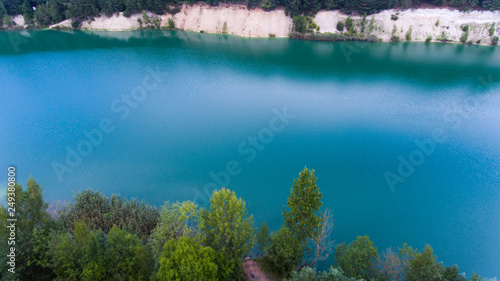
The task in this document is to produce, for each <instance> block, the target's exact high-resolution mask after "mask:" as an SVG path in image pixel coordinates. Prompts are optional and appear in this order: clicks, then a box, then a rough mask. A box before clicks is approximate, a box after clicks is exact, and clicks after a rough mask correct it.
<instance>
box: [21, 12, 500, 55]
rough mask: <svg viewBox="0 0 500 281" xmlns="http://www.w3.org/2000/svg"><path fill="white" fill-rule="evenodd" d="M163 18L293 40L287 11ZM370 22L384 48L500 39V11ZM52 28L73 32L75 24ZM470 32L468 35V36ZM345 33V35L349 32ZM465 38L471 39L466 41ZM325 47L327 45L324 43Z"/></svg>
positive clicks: (107, 22)
mask: <svg viewBox="0 0 500 281" xmlns="http://www.w3.org/2000/svg"><path fill="white" fill-rule="evenodd" d="M147 14H148V16H149V17H154V16H156V15H155V14H153V13H150V12H148V13H147ZM158 17H159V19H161V23H160V26H159V27H160V28H161V29H165V28H167V27H168V23H169V21H173V22H174V23H175V28H176V29H179V30H186V31H194V32H200V33H222V34H229V35H238V36H243V37H264V38H265V37H284V38H286V37H294V36H290V35H291V33H293V22H292V18H291V17H290V16H287V15H286V14H285V10H284V9H275V10H272V11H264V10H262V9H261V8H256V9H251V10H249V9H248V8H247V7H246V6H244V5H241V4H220V5H218V6H209V5H206V4H193V5H190V6H187V5H185V4H183V5H182V7H181V11H180V12H179V13H176V14H174V15H172V14H164V15H159V16H158ZM348 17H350V18H352V19H353V22H354V27H355V28H356V29H357V30H359V29H360V26H361V22H362V18H363V17H362V16H359V15H356V16H355V15H346V14H343V13H341V12H340V11H338V10H334V11H324V10H322V11H319V12H318V13H317V14H316V15H315V16H314V17H313V18H312V20H313V21H314V23H315V24H316V25H318V26H319V32H315V33H312V34H311V35H312V36H304V38H305V39H306V40H315V39H311V37H321V38H325V37H328V36H330V37H331V36H334V37H341V36H340V35H342V33H341V32H339V31H338V30H337V23H338V21H345V20H346V18H348ZM138 19H142V14H133V15H131V16H130V17H129V18H127V17H125V16H123V13H120V14H118V15H117V14H114V15H112V16H111V17H107V16H105V15H101V16H100V17H97V18H95V19H94V20H92V21H90V20H89V21H84V22H82V25H81V28H80V29H81V30H87V31H131V30H139V29H141V26H140V25H139V22H138ZM13 20H14V21H15V22H16V24H17V25H18V26H20V27H21V28H26V26H25V25H24V20H23V18H22V16H20V15H18V16H16V17H14V18H13ZM366 22H373V27H372V28H371V31H370V33H369V35H370V36H375V37H376V38H377V39H378V40H379V41H381V42H393V41H394V40H397V41H401V42H405V41H408V42H409V41H412V42H427V41H429V38H431V39H430V42H443V41H444V42H446V43H459V44H460V43H468V44H475V45H491V42H492V39H493V38H494V37H495V36H499V34H500V11H494V12H493V11H471V12H461V11H458V10H451V9H448V8H418V9H408V10H394V9H391V10H384V11H382V12H380V13H377V14H373V15H369V16H367V17H366ZM366 25H367V24H366ZM48 28H49V29H72V27H71V19H67V20H65V21H62V22H59V23H57V24H54V25H51V26H49V27H48ZM465 28H467V31H465V30H464V29H465ZM492 31H493V32H492ZM343 33H346V30H344V31H343ZM408 33H410V37H411V38H410V40H407V38H408V36H407V34H408ZM465 33H467V34H466V35H465ZM306 35H307V34H306ZM306 37H307V38H306ZM295 38H297V36H295ZM321 41H324V40H323V39H321ZM327 41H328V40H327ZM333 41H335V40H333ZM340 41H342V40H340ZM363 41H366V40H363Z"/></svg>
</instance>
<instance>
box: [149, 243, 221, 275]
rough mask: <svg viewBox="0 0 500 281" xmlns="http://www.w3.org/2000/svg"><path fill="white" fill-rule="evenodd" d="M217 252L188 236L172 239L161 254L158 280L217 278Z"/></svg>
mask: <svg viewBox="0 0 500 281" xmlns="http://www.w3.org/2000/svg"><path fill="white" fill-rule="evenodd" d="M215 258H216V254H215V251H214V250H213V249H212V248H210V247H204V246H202V245H200V244H198V243H196V242H195V241H194V240H193V239H191V238H188V237H181V238H180V239H170V240H168V241H167V242H166V243H165V246H164V247H163V251H162V253H161V256H160V261H159V264H160V268H159V270H158V272H157V273H156V280H157V281H163V280H165V281H167V280H207V281H216V280H217V265H216V264H215Z"/></svg>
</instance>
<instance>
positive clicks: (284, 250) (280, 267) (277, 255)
mask: <svg viewBox="0 0 500 281" xmlns="http://www.w3.org/2000/svg"><path fill="white" fill-rule="evenodd" d="M267 252H268V256H267V257H266V258H265V263H266V265H267V267H268V269H269V270H270V271H271V272H274V273H276V274H279V275H280V276H286V275H287V274H288V273H289V272H290V271H292V270H293V269H294V267H295V266H296V265H298V264H299V263H300V261H301V258H302V253H303V247H302V244H301V243H300V241H299V240H298V239H297V238H296V237H294V236H293V234H292V232H291V231H290V229H288V228H287V227H285V226H282V227H281V229H280V230H278V231H277V232H276V233H275V234H274V235H273V236H272V238H271V241H270V243H269V246H268V247H267Z"/></svg>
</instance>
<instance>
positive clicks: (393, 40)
mask: <svg viewBox="0 0 500 281" xmlns="http://www.w3.org/2000/svg"><path fill="white" fill-rule="evenodd" d="M397 32H398V28H397V26H396V25H394V26H393V28H392V37H391V41H392V42H399V36H398V35H396V33H397Z"/></svg>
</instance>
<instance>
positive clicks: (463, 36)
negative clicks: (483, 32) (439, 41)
mask: <svg viewBox="0 0 500 281" xmlns="http://www.w3.org/2000/svg"><path fill="white" fill-rule="evenodd" d="M468 38H469V30H468V29H467V31H465V32H464V33H462V36H460V42H462V43H464V44H465V43H466V42H467V39H468Z"/></svg>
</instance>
